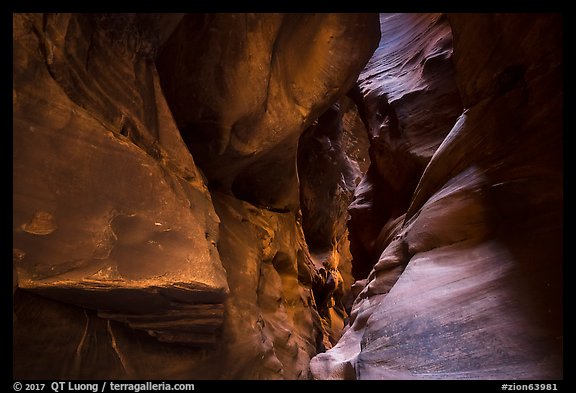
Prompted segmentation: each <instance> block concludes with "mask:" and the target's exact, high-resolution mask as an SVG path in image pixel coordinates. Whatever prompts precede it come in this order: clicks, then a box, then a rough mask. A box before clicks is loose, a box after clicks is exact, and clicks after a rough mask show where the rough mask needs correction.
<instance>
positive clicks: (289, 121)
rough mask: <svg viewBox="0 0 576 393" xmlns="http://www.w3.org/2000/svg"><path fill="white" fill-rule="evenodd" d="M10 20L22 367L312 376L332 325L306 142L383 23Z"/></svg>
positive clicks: (27, 373) (191, 375)
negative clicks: (305, 173)
mask: <svg viewBox="0 0 576 393" xmlns="http://www.w3.org/2000/svg"><path fill="white" fill-rule="evenodd" d="M13 19H14V28H13V40H14V52H13V53H14V60H13V61H14V88H13V100H14V106H13V109H14V115H13V120H14V129H13V136H14V142H13V150H14V155H13V162H14V174H13V176H14V193H13V198H14V210H13V232H14V241H13V266H14V267H13V277H14V280H13V292H14V322H13V323H14V377H15V378H45V379H70V378H72V379H74V378H89V379H97V378H105V379H122V378H130V379H137V378H146V379H306V378H309V371H308V367H309V361H310V358H311V357H312V356H313V355H315V354H316V353H317V352H318V351H320V350H323V349H325V348H326V347H331V345H332V344H333V343H335V341H336V339H337V337H338V334H339V330H340V329H341V327H342V325H343V323H341V321H340V325H338V324H336V326H335V327H334V328H333V327H332V323H331V322H330V313H329V312H328V313H327V314H326V315H325V316H321V315H320V314H319V313H318V309H319V308H320V307H319V306H318V305H317V303H316V298H322V303H323V305H322V308H323V309H330V308H332V303H334V302H333V292H334V289H335V288H333V284H334V278H335V277H336V278H337V277H338V275H337V274H336V270H337V266H334V263H335V264H336V265H337V261H338V258H333V259H332V261H333V266H332V267H333V269H334V275H328V274H326V273H325V272H322V271H320V269H319V268H318V267H317V266H316V265H315V263H314V260H313V258H312V256H311V255H310V252H309V251H308V246H307V243H306V240H305V235H304V232H303V230H302V216H301V213H300V208H299V206H300V197H299V189H300V186H299V182H298V178H297V171H296V161H297V148H298V140H299V137H300V134H302V133H303V132H304V130H305V129H306V128H308V127H309V126H311V125H312V124H313V123H314V121H315V120H316V119H317V118H318V117H319V116H320V115H321V114H322V113H323V112H324V111H325V110H326V109H327V108H329V107H331V106H332V105H334V104H335V103H336V101H337V100H339V99H340V98H342V97H343V96H344V94H345V93H346V92H347V91H348V89H349V88H350V86H352V84H353V83H354V82H355V80H356V79H357V77H358V74H359V72H360V70H361V69H362V68H363V67H364V65H365V64H366V62H367V60H368V59H369V57H370V56H371V54H372V52H373V50H374V49H375V47H376V46H377V43H378V39H379V30H378V23H377V21H378V16H377V15H369V14H368V15H356V14H320V15H281V14H262V15H258V14H238V15H235V14H219V15H177V14H166V15H162V14H90V15H86V14H45V15H42V14H14V16H13ZM359 43H360V44H359ZM157 69H158V70H159V71H157ZM165 97H166V98H165ZM190 151H192V153H193V155H194V158H192V157H193V156H192V155H191V154H190ZM197 165H198V166H197ZM344 212H345V211H344ZM341 235H342V234H339V236H340V238H342V236H341ZM345 251H347V248H346V249H344V250H343V251H342V252H343V253H344V252H345ZM335 252H336V253H338V250H337V249H336V251H335ZM347 261H348V263H349V261H350V258H349V257H348V259H347ZM348 270H349V265H348ZM330 277H331V278H332V281H329V279H330ZM338 286H339V287H340V288H342V283H341V282H340V283H339V285H338ZM340 319H343V317H342V318H340ZM336 322H338V321H336Z"/></svg>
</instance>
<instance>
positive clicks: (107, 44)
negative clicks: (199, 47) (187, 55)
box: [13, 14, 228, 343]
mask: <svg viewBox="0 0 576 393" xmlns="http://www.w3.org/2000/svg"><path fill="white" fill-rule="evenodd" d="M117 18H118V19H119V20H115V19H114V18H113V17H107V16H85V15H66V14H63V15H45V16H44V17H43V16H42V15H37V14H35V15H22V14H15V15H14V43H15V48H14V117H13V119H14V132H13V135H14V142H13V148H14V158H13V162H14V172H13V173H14V191H13V192H14V193H13V195H14V208H13V225H14V227H13V229H14V240H13V247H14V259H15V262H14V266H15V270H16V271H17V274H18V286H19V287H20V288H23V289H27V290H30V291H34V292H37V293H40V294H42V295H44V296H47V297H51V298H54V299H58V300H61V301H65V302H68V303H72V304H76V305H79V306H82V307H87V308H91V309H97V310H101V311H102V312H106V313H107V315H108V317H110V318H113V319H120V320H128V321H129V323H130V325H131V326H133V327H135V328H139V329H143V330H146V331H148V332H149V333H150V334H151V335H154V336H157V338H158V339H160V340H161V341H169V342H172V341H175V342H192V343H194V342H195V341H196V340H198V342H199V343H201V342H204V341H214V340H215V337H214V335H215V331H216V330H217V328H218V326H219V325H221V323H222V302H223V301H224V298H225V295H226V293H227V291H228V284H227V281H226V273H225V271H224V268H223V267H222V264H221V263H220V258H219V256H218V250H217V248H216V241H217V240H218V223H219V220H218V216H217V215H216V213H215V211H214V208H213V206H212V202H211V198H210V194H209V193H208V190H207V188H206V186H205V184H204V182H203V180H202V177H201V175H200V173H199V172H198V170H197V169H196V166H195V165H194V161H193V159H192V157H191V156H190V154H189V152H188V151H187V150H186V146H185V145H184V143H183V141H182V139H181V137H180V135H179V133H178V129H177V128H176V127H175V124H174V121H173V120H172V117H171V114H170V111H169V109H168V107H167V105H166V102H165V101H164V98H163V95H162V92H161V90H160V84H159V81H158V75H157V74H156V71H155V68H154V63H153V59H152V58H151V57H150V56H152V53H150V51H151V50H152V49H153V45H158V42H159V41H156V42H155V41H154V39H156V40H160V39H161V34H157V35H153V34H150V36H149V37H142V39H141V41H140V42H139V46H137V47H134V46H130V45H129V43H128V42H127V41H122V40H121V39H119V40H117V41H112V40H113V39H114V38H115V36H113V34H120V33H121V32H122V30H119V29H115V30H113V29H112V30H108V26H111V24H113V23H121V24H123V26H124V27H123V28H126V29H130V28H131V29H134V30H135V31H143V32H144V31H145V32H148V31H150V30H151V29H150V28H149V24H150V23H153V20H151V21H150V20H147V19H146V17H144V16H140V17H136V16H133V17H130V16H125V17H120V16H118V17H117ZM120 19H122V20H120ZM146 45H149V46H146ZM199 304H205V307H208V308H210V307H213V308H214V311H215V312H214V315H213V317H214V318H215V319H214V320H213V321H212V322H211V323H212V324H213V326H212V329H202V328H199V330H198V329H196V328H195V326H194V324H195V322H194V319H195V318H196V316H195V312H194V310H195V307H196V305H199ZM192 305H194V306H192ZM203 307H204V306H203ZM183 310H187V311H186V312H187V313H188V315H189V316H190V317H189V318H188V320H189V324H188V325H187V327H188V330H189V332H190V334H189V335H188V336H187V335H186V334H185V333H182V331H184V332H185V329H183V328H175V330H174V329H173V327H174V326H172V325H171V323H170V321H171V320H172V319H177V318H178V313H181V312H183ZM132 313H136V314H138V317H137V319H136V320H132V317H131V316H130V315H131V314H132ZM198 318H202V317H201V316H198ZM160 321H162V322H160Z"/></svg>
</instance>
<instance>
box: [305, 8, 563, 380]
mask: <svg viewBox="0 0 576 393" xmlns="http://www.w3.org/2000/svg"><path fill="white" fill-rule="evenodd" d="M449 21H450V24H451V26H452V30H453V35H454V64H455V71H456V79H457V80H458V88H459V91H460V94H461V96H462V101H463V103H464V106H465V108H466V110H465V111H464V113H463V114H462V115H461V117H460V118H459V119H458V121H457V123H456V124H455V125H454V127H453V128H452V130H451V131H450V133H449V134H448V135H447V136H446V137H445V138H444V140H443V141H442V144H441V145H440V146H439V147H438V148H437V150H436V151H435V153H434V155H433V156H432V158H431V160H430V162H429V163H428V165H427V167H426V169H425V171H424V173H423V175H422V177H421V178H420V179H419V183H418V186H417V187H416V189H415V192H414V195H413V197H412V199H411V202H410V206H409V207H408V209H407V210H406V211H405V216H400V217H401V219H400V220H398V221H397V222H396V223H394V224H393V225H390V228H389V234H388V235H387V236H386V244H387V246H386V248H385V249H384V251H383V252H382V253H381V255H380V258H379V260H378V262H377V263H376V265H375V266H374V268H373V269H372V270H371V272H370V274H369V276H368V278H367V280H365V281H364V282H363V283H361V284H359V285H360V286H359V291H360V293H359V295H358V297H357V298H356V301H355V303H354V305H353V307H352V314H351V317H350V321H351V322H350V325H349V326H347V327H346V329H345V332H344V334H343V336H342V338H341V339H340V341H339V342H338V344H337V345H336V346H335V347H334V348H333V349H331V350H329V351H327V352H326V353H323V354H320V355H318V356H316V357H315V358H313V359H312V361H311V372H312V375H313V377H314V378H317V379H338V378H348V379H506V380H510V379H560V378H562V377H563V371H562V356H563V354H562V347H563V345H562V340H563V331H562V318H563V317H562V263H563V255H562V247H563V242H562V237H563V234H562V223H563V217H562V214H563V208H562V199H563V195H562V186H563V168H562V140H563V136H562V127H563V125H562V96H563V86H562V17H561V16H559V15H529V16H527V15H509V14H507V15H450V16H449ZM496 37H497V38H496ZM519 37H521V38H520V39H519ZM537 43H538V44H537ZM398 277H399V278H398Z"/></svg>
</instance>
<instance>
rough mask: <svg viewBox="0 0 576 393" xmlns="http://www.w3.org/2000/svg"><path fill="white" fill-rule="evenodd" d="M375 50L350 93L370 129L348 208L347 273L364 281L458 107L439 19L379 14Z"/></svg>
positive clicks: (446, 31) (447, 38) (444, 27)
mask: <svg viewBox="0 0 576 393" xmlns="http://www.w3.org/2000/svg"><path fill="white" fill-rule="evenodd" d="M380 28H381V31H382V38H381V40H380V45H379V47H378V49H377V50H376V52H375V53H374V55H373V56H372V58H371V59H370V61H369V62H368V64H367V65H366V68H365V69H364V70H363V71H362V72H361V73H360V77H359V78H358V87H357V88H356V89H354V90H353V91H352V92H351V93H350V96H351V97H352V98H353V99H354V100H355V101H356V102H357V104H358V106H359V108H360V114H361V115H362V117H363V120H364V122H365V123H366V126H367V128H368V130H369V132H370V159H371V163H372V165H371V167H370V169H369V170H368V172H367V174H366V176H365V178H364V180H363V181H362V182H361V183H360V185H359V186H358V187H357V188H356V190H355V197H354V202H353V203H352V204H351V206H350V216H351V219H350V222H349V228H350V238H351V240H352V242H351V252H352V255H353V256H354V261H355V263H354V267H353V274H354V276H355V277H356V278H357V279H361V278H366V276H367V275H368V273H369V272H370V270H371V269H372V266H374V264H375V263H376V262H377V261H378V257H379V255H380V254H381V253H382V250H383V247H385V243H386V237H387V236H388V235H389V233H390V229H391V227H393V225H394V223H395V222H396V221H397V220H398V219H399V218H400V216H401V215H402V214H404V212H405V211H406V209H407V208H408V204H409V203H410V198H411V196H412V193H413V192H414V189H415V188H416V185H417V184H418V179H419V178H420V176H421V175H422V172H423V171H424V168H425V167H426V164H427V163H428V161H429V160H430V158H431V157H432V155H433V154H434V152H435V150H436V149H437V148H438V146H439V145H440V143H441V142H442V140H443V139H444V137H445V136H446V135H447V134H448V132H449V131H450V129H451V128H452V126H453V125H454V123H455V122H456V119H457V117H458V116H459V115H460V113H462V104H461V101H460V96H459V93H458V88H457V85H456V77H455V74H454V69H453V66H452V35H451V31H450V26H449V24H448V21H447V19H446V17H445V16H443V15H441V14H381V16H380Z"/></svg>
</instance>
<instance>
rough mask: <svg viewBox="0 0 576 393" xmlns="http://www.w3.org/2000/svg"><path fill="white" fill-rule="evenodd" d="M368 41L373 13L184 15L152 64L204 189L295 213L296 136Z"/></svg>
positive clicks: (355, 70) (373, 32)
mask: <svg viewBox="0 0 576 393" xmlns="http://www.w3.org/2000/svg"><path fill="white" fill-rule="evenodd" d="M378 39H379V29H378V15H377V14H329V13H320V14H209V15H193V14H190V15H187V16H186V17H185V18H184V19H183V20H182V23H181V24H180V25H179V26H178V28H177V29H176V31H175V32H174V34H173V35H172V36H171V37H170V39H169V40H168V42H167V43H166V45H165V47H164V48H163V50H162V53H161V55H160V57H159V59H158V69H159V73H160V76H161V80H162V86H163V88H164V91H165V93H166V98H167V101H168V103H169V105H170V107H171V109H172V111H173V113H174V117H175V119H176V122H177V124H178V126H179V128H180V130H181V131H182V134H183V136H184V139H185V140H186V142H187V144H188V146H189V147H190V150H191V151H192V153H193V154H194V157H195V159H196V162H197V163H198V165H199V166H200V168H202V170H203V171H204V173H205V174H206V176H207V178H208V180H209V183H210V187H211V188H215V189H219V190H221V191H224V192H231V193H233V194H234V195H235V196H236V197H237V198H239V199H242V200H246V201H248V202H251V203H253V204H255V205H257V206H261V207H270V208H274V209H280V210H292V211H294V212H296V211H297V210H298V207H299V194H298V179H297V170H296V154H297V144H298V138H299V136H300V134H301V133H302V132H303V131H304V130H305V129H306V128H307V127H308V126H310V125H312V123H313V122H314V121H315V120H316V119H317V118H318V116H320V115H321V114H322V113H324V112H325V111H326V110H327V109H328V108H329V107H330V106H331V105H332V104H333V103H335V102H336V100H338V98H339V97H341V96H343V95H344V94H346V92H347V91H348V90H349V89H350V87H351V86H352V85H353V83H354V82H355V80H356V78H357V77H358V74H359V72H360V71H361V70H362V68H363V67H364V65H365V64H366V62H367V61H368V59H369V58H370V56H371V55H372V52H373V51H374V49H375V48H376V47H377V44H378ZM199 60H201V61H199Z"/></svg>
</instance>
